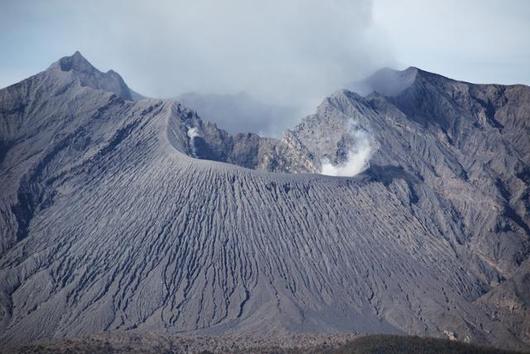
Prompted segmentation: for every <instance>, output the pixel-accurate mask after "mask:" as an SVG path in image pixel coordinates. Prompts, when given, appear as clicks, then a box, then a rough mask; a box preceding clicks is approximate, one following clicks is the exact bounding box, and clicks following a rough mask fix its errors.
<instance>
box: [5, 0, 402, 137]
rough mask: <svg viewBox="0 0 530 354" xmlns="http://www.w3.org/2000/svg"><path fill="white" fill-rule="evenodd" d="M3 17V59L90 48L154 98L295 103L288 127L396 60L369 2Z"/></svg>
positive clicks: (188, 5) (113, 6)
mask: <svg viewBox="0 0 530 354" xmlns="http://www.w3.org/2000/svg"><path fill="white" fill-rule="evenodd" d="M2 22H3V23H4V24H3V25H1V24H0V29H2V30H3V31H2V32H3V34H1V36H2V37H0V38H1V39H0V44H1V45H2V48H3V55H2V56H3V57H4V59H1V61H0V62H2V64H4V65H2V66H3V67H5V63H6V61H9V60H11V61H10V63H11V64H12V65H17V64H16V63H17V61H20V60H21V57H23V58H22V61H23V62H24V61H31V62H33V63H36V62H38V63H40V64H39V65H40V66H42V67H46V66H47V65H48V64H49V63H50V62H51V61H54V60H56V59H57V58H59V57H61V56H64V55H69V54H71V53H73V52H74V51H75V50H80V51H81V52H82V53H83V55H85V56H86V57H87V59H89V60H90V61H92V62H93V64H94V65H95V66H97V67H98V68H101V69H102V70H108V69H114V70H116V71H117V72H119V73H120V74H122V76H123V77H124V79H125V81H126V82H127V83H128V84H129V86H131V88H133V89H134V90H136V91H138V92H140V93H142V94H145V95H148V96H152V97H175V96H178V95H180V94H182V93H187V92H195V93H199V94H215V95H234V94H238V93H240V92H244V93H245V94H247V95H249V97H251V98H253V99H255V100H259V101H260V102H262V103H264V104H265V105H272V106H274V107H287V109H288V110H290V111H292V113H290V114H292V116H291V117H287V116H284V117H283V119H282V120H281V121H280V120H276V121H274V122H273V123H272V124H274V125H280V126H281V129H284V128H287V127H290V126H292V125H293V124H294V123H295V122H296V121H297V120H298V119H299V118H300V117H301V116H302V115H303V114H308V113H311V112H312V111H313V109H314V108H315V107H316V106H317V104H318V103H320V101H321V99H322V98H323V97H325V96H326V95H329V94H330V93H332V92H334V91H335V90H337V89H339V88H341V87H344V85H345V84H347V83H349V82H351V81H353V80H356V79H359V78H362V77H364V76H366V74H368V73H369V72H371V71H373V70H375V69H377V68H379V67H381V66H383V65H387V64H389V61H391V60H392V56H391V53H389V51H388V50H387V49H386V48H387V45H386V43H385V39H384V37H383V35H382V34H381V33H380V32H379V31H378V30H377V28H376V27H375V26H374V25H373V21H372V2H371V1H368V0H361V1H350V0H289V1H285V0H270V1H247V0H226V1H216V0H193V1H189V0H187V1H183V0H171V1H170V0H162V1H157V2H155V3H153V2H148V1H140V0H130V1H118V0H114V1H102V0H95V1H93V2H91V3H90V6H89V5H87V4H86V3H84V2H72V1H67V0H50V1H46V2H35V1H29V0H20V1H16V2H12V3H11V4H8V5H6V6H5V7H4V8H3V11H2V14H0V23H2ZM30 57H31V58H30ZM9 58H11V59H9ZM26 64H27V63H26ZM35 65H36V64H35ZM0 76H1V75H0ZM219 116H224V117H226V116H230V112H228V113H227V114H220V115H219ZM264 117H265V118H266V115H264ZM211 119H213V120H215V119H217V117H215V116H213V117H212V118H211ZM225 121H226V119H225V118H222V117H221V118H220V119H218V123H219V125H220V126H223V124H222V123H223V122H225ZM245 129H250V130H254V131H258V130H270V129H269V127H265V128H264V127H263V124H262V123H259V124H256V125H250V126H248V125H247V126H245Z"/></svg>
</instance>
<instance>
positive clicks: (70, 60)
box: [48, 51, 142, 100]
mask: <svg viewBox="0 0 530 354" xmlns="http://www.w3.org/2000/svg"><path fill="white" fill-rule="evenodd" d="M55 71H60V72H67V73H69V74H70V75H71V76H72V77H73V78H74V79H78V80H79V82H80V83H81V86H86V87H91V88H93V89H98V90H104V91H109V92H112V93H114V94H116V95H118V96H120V97H121V98H123V99H126V100H137V99H140V98H142V96H141V95H139V94H137V93H136V92H134V91H132V90H131V89H129V87H128V86H127V84H126V83H125V81H124V80H123V78H122V77H121V76H120V75H119V74H118V73H116V72H115V71H113V70H109V71H107V72H106V73H104V72H101V71H99V70H98V69H97V68H95V67H94V66H93V65H92V64H91V63H90V62H89V61H88V60H87V59H85V57H83V55H82V54H81V53H80V52H79V51H76V52H75V53H74V54H73V55H71V56H68V57H64V58H61V59H59V60H58V61H57V62H55V63H53V64H52V65H51V66H50V68H49V69H48V72H52V73H54V72H55Z"/></svg>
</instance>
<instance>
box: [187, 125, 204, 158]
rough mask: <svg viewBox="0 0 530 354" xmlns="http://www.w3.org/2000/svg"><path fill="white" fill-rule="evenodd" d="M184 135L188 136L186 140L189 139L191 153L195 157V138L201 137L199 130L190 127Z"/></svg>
mask: <svg viewBox="0 0 530 354" xmlns="http://www.w3.org/2000/svg"><path fill="white" fill-rule="evenodd" d="M186 133H187V135H188V138H190V147H191V152H192V154H193V156H197V149H196V148H195V138H197V137H199V136H201V135H200V134H199V129H197V127H191V128H189V129H188V131H187V132H186Z"/></svg>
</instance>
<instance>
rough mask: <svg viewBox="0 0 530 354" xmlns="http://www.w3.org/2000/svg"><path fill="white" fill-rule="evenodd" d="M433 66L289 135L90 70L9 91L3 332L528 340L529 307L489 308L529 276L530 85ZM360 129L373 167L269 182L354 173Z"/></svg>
mask: <svg viewBox="0 0 530 354" xmlns="http://www.w3.org/2000/svg"><path fill="white" fill-rule="evenodd" d="M75 56H76V55H74V57H75ZM72 58H73V57H71V58H65V59H62V61H63V60H66V61H72V60H73V59H72ZM78 59H79V58H78ZM418 73H419V74H421V75H416V78H415V80H414V82H413V84H411V85H410V86H409V87H408V88H407V89H405V90H404V91H403V92H402V93H401V94H400V95H397V96H393V97H384V96H382V95H380V94H373V95H371V96H369V97H365V98H363V97H360V96H358V95H356V94H354V93H352V92H349V91H341V92H338V93H337V94H335V95H333V96H332V97H330V98H328V99H326V100H325V101H324V103H323V104H322V105H321V106H320V107H319V109H318V111H317V113H316V114H315V115H313V116H310V117H308V118H306V119H305V120H304V122H302V123H301V124H300V125H299V126H298V127H296V128H295V129H293V130H292V131H289V132H287V133H286V135H285V137H284V138H283V139H281V140H279V141H278V140H273V139H262V138H259V137H258V136H255V135H252V134H249V135H245V134H240V135H235V136H232V135H229V134H228V133H226V132H224V131H222V130H220V129H217V127H215V126H214V125H212V124H209V123H204V122H202V121H201V120H200V118H199V117H197V115H196V114H194V113H193V112H192V111H190V110H188V109H186V108H185V107H183V106H182V105H180V104H179V103H178V102H175V101H171V100H154V99H140V100H136V101H134V100H132V99H131V98H133V97H128V96H127V95H121V94H119V92H120V91H118V92H116V91H115V90H109V89H108V87H107V86H105V87H103V86H102V85H99V84H93V83H92V84H86V83H87V82H91V81H90V80H91V79H89V80H84V79H83V75H84V74H83V71H82V70H79V69H78V68H76V67H75V65H74V66H71V67H61V66H60V65H59V66H57V65H52V67H51V68H50V69H49V70H47V71H45V72H43V73H40V74H38V75H36V76H34V77H31V78H29V79H27V80H25V81H23V82H21V83H19V84H16V85H13V86H10V87H8V88H6V89H3V90H0V118H1V119H0V142H1V146H2V150H1V151H2V154H1V159H0V163H1V165H0V167H1V169H0V186H1V187H0V191H1V194H0V195H1V197H0V223H1V224H0V230H1V239H0V240H1V245H2V247H1V256H0V309H1V312H0V333H1V341H2V342H4V343H16V342H21V341H28V340H33V339H38V338H54V337H68V336H77V335H85V334H91V333H95V332H100V331H111V330H117V329H119V330H134V331H138V332H142V331H159V332H163V333H183V332H184V333H202V334H217V333H226V332H244V333H247V334H257V335H267V334H273V333H283V332H291V331H292V332H300V331H302V332H309V331H319V332H337V331H350V332H352V331H353V332H358V333H410V334H419V335H433V336H450V337H452V336H455V337H456V338H457V339H459V340H471V341H475V342H479V343H491V344H495V345H498V346H504V347H522V346H524V345H525V344H524V343H523V340H526V341H527V340H528V337H527V336H526V334H525V333H521V332H524V326H523V330H522V331H517V330H519V329H520V328H521V326H520V325H518V323H519V322H518V321H520V320H521V315H520V313H517V317H515V316H514V315H510V313H509V311H506V312H503V316H502V317H500V316H498V315H497V312H495V313H492V311H498V309H496V308H494V307H492V306H494V305H495V303H496V300H495V299H498V298H499V296H502V295H497V293H501V294H502V292H503V291H504V290H503V289H504V288H503V286H504V284H507V280H506V279H511V278H513V279H515V280H514V282H515V283H516V284H520V283H522V284H527V282H528V277H524V276H521V274H523V273H525V272H528V266H527V265H528V262H526V263H525V262H524V261H525V260H527V259H528V237H529V235H528V221H529V219H528V210H529V208H528V176H527V175H528V166H529V164H528V162H529V161H528V153H529V150H528V135H527V133H528V122H529V121H528V115H527V113H528V111H529V110H528V105H529V103H530V100H529V98H528V97H529V89H528V88H527V87H523V86H513V87H506V86H477V85H471V84H466V83H459V82H455V81H451V80H448V79H444V78H441V77H438V76H433V75H432V74H428V73H424V72H418ZM422 97H423V98H422ZM480 102H482V103H480ZM414 107H416V110H414V109H413V108H414ZM492 112H493V113H492ZM351 122H353V123H351ZM501 126H502V127H501ZM343 127H346V128H347V129H345V128H343ZM352 127H353V128H352ZM351 129H353V130H355V131H363V132H366V134H367V136H369V137H370V139H371V143H373V144H374V146H375V147H376V148H375V149H374V151H375V153H374V155H373V157H372V160H371V166H370V168H369V169H368V170H366V171H365V172H364V173H362V174H360V175H358V176H356V177H353V178H336V177H326V176H321V175H318V174H286V173H273V172H268V171H283V172H303V171H309V172H317V171H319V170H320V168H321V167H322V166H321V165H322V160H323V159H327V160H329V161H330V163H333V164H340V163H342V162H343V160H344V159H345V157H344V156H346V157H347V155H344V151H348V149H351V148H353V147H355V144H357V141H356V139H352V138H351ZM321 132H326V136H325V139H323V138H321V137H320V136H319V134H321ZM525 134H526V135H525ZM324 140H325V141H324ZM322 146H324V147H325V148H323V147H322ZM193 157H199V158H203V159H202V160H201V159H196V158H193ZM204 159H210V160H212V159H213V160H217V161H225V162H230V163H231V164H228V163H223V162H216V161H210V160H204ZM234 164H236V165H241V166H245V167H250V168H254V169H255V170H251V169H247V168H243V167H239V166H236V165H234ZM525 171H526V172H525ZM525 193H526V196H525ZM525 264H526V266H525ZM499 284H500V285H499ZM505 288H507V289H513V287H510V286H505ZM494 292H495V293H494ZM512 292H513V291H512ZM490 293H491V294H493V295H492V296H489V297H488V296H487V294H490ZM513 293H516V294H517V292H513ZM521 301H522V304H523V305H522V306H524V301H526V300H525V299H524V298H523V299H521ZM499 306H500V307H499V308H504V307H502V305H500V304H499ZM492 309H494V310H492ZM522 318H523V321H524V320H525V319H526V318H528V316H527V315H526V317H525V315H524V314H523V315H522ZM499 319H500V320H499ZM514 326H517V327H516V329H517V330H515V331H514V328H515V327H514ZM527 344H528V342H527Z"/></svg>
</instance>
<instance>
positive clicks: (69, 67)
mask: <svg viewBox="0 0 530 354" xmlns="http://www.w3.org/2000/svg"><path fill="white" fill-rule="evenodd" d="M57 64H58V66H59V68H60V69H61V70H62V71H77V72H82V73H93V72H95V71H99V70H98V69H96V68H95V67H94V66H93V65H92V64H90V62H89V61H88V60H87V59H86V58H85V57H84V56H83V55H82V54H81V53H80V52H79V51H78V50H77V51H76V52H75V53H74V54H73V55H71V56H69V57H63V58H61V59H59V61H58V62H57Z"/></svg>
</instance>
